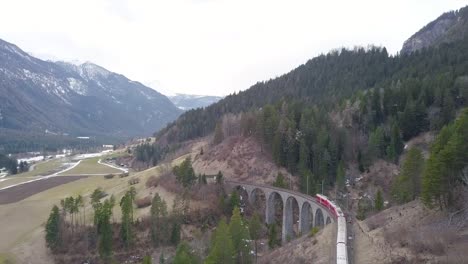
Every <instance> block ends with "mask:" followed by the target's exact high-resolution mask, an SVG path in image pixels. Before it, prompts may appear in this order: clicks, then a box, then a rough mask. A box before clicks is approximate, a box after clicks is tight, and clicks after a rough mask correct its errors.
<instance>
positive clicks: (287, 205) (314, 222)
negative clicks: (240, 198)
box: [224, 181, 335, 242]
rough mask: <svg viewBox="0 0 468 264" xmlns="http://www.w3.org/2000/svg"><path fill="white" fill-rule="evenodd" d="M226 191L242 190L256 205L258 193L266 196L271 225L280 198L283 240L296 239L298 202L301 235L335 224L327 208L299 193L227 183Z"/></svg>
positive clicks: (246, 184)
mask: <svg viewBox="0 0 468 264" xmlns="http://www.w3.org/2000/svg"><path fill="white" fill-rule="evenodd" d="M224 184H225V186H226V190H227V191H229V192H231V191H233V190H235V189H240V190H243V191H245V192H244V193H247V200H248V202H249V203H250V204H252V205H253V204H255V203H256V201H255V199H256V196H257V192H261V193H262V194H264V195H265V200H266V205H265V222H266V223H267V224H271V223H273V222H274V221H275V197H279V198H280V199H281V201H282V202H283V226H282V240H283V242H285V241H287V239H288V238H292V237H294V231H293V225H294V223H293V221H294V220H293V219H294V216H293V203H294V202H296V203H297V205H298V207H299V225H298V229H299V232H300V234H306V233H308V232H309V231H310V229H311V228H312V227H314V226H323V225H324V224H329V223H331V222H335V219H334V217H332V215H331V214H330V213H329V211H328V210H327V208H325V207H324V206H322V205H321V204H319V203H317V202H316V200H315V198H314V197H312V196H309V195H305V194H302V193H299V192H295V191H291V190H286V189H282V188H276V187H273V186H268V185H261V184H253V183H245V182H236V181H225V182H224Z"/></svg>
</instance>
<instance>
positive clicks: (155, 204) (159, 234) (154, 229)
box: [151, 193, 168, 247]
mask: <svg viewBox="0 0 468 264" xmlns="http://www.w3.org/2000/svg"><path fill="white" fill-rule="evenodd" d="M166 218H167V204H166V201H164V199H162V198H161V197H160V196H159V194H158V193H156V194H155V195H154V197H153V201H152V203H151V239H152V241H153V245H154V246H155V247H158V246H159V245H160V244H161V242H164V240H165V239H166V237H167V233H166V230H167V228H168V226H167V222H166Z"/></svg>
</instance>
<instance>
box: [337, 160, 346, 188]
mask: <svg viewBox="0 0 468 264" xmlns="http://www.w3.org/2000/svg"><path fill="white" fill-rule="evenodd" d="M345 180H346V179H345V168H344V162H343V160H340V163H338V169H337V171H336V187H337V188H338V189H339V190H340V191H342V190H344V188H345Z"/></svg>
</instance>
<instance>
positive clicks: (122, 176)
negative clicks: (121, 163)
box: [119, 172, 130, 178]
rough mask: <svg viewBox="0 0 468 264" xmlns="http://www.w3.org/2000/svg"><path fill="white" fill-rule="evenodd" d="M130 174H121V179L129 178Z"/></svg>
mask: <svg viewBox="0 0 468 264" xmlns="http://www.w3.org/2000/svg"><path fill="white" fill-rule="evenodd" d="M129 175H130V174H129V173H128V172H124V173H121V174H120V175H119V177H120V178H125V177H128V176H129Z"/></svg>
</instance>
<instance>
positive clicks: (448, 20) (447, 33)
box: [401, 7, 468, 54]
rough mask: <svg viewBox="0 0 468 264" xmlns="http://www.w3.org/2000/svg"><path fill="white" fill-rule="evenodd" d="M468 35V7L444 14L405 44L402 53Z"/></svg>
mask: <svg viewBox="0 0 468 264" xmlns="http://www.w3.org/2000/svg"><path fill="white" fill-rule="evenodd" d="M467 35H468V7H464V8H461V9H460V10H458V11H451V12H447V13H444V14H442V15H441V16H440V17H438V18H437V19H436V20H434V21H432V22H430V23H429V24H427V25H426V26H425V27H423V28H422V29H421V30H419V31H418V32H416V33H415V34H414V35H413V36H411V37H410V38H409V39H408V40H406V41H405V43H404V44H403V48H402V49H401V53H402V54H409V53H411V52H414V51H417V50H420V49H422V48H426V47H430V46H438V45H440V44H442V43H448V42H452V41H455V40H459V39H463V38H464V37H465V36H467Z"/></svg>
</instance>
